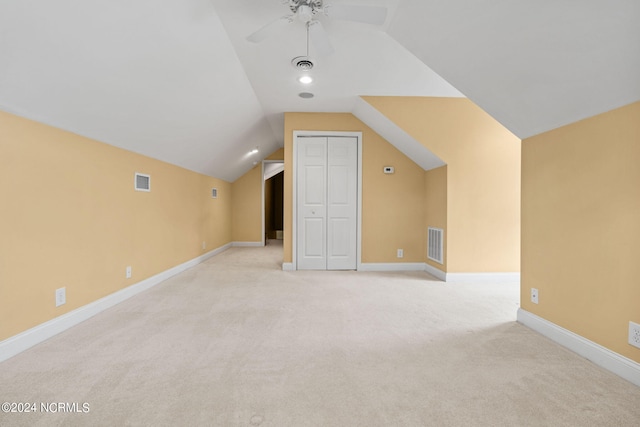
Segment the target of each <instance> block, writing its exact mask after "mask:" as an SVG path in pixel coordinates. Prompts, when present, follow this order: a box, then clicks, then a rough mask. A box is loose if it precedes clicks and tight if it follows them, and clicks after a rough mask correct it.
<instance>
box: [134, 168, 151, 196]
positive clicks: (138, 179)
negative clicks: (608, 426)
mask: <svg viewBox="0 0 640 427" xmlns="http://www.w3.org/2000/svg"><path fill="white" fill-rule="evenodd" d="M134 185H135V189H136V191H151V176H150V175H145V174H143V173H138V172H136V176H135V181H134Z"/></svg>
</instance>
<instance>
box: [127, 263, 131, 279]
mask: <svg viewBox="0 0 640 427" xmlns="http://www.w3.org/2000/svg"><path fill="white" fill-rule="evenodd" d="M126 276H127V279H131V266H130V265H129V266H127V273H126Z"/></svg>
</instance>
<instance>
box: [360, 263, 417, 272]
mask: <svg viewBox="0 0 640 427" xmlns="http://www.w3.org/2000/svg"><path fill="white" fill-rule="evenodd" d="M358 271H424V262H389V263H385V262H367V263H362V264H360V268H359V269H358Z"/></svg>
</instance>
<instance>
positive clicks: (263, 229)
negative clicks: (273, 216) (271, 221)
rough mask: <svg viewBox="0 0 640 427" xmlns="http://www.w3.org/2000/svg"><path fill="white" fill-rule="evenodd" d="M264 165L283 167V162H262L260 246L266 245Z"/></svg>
mask: <svg viewBox="0 0 640 427" xmlns="http://www.w3.org/2000/svg"><path fill="white" fill-rule="evenodd" d="M265 163H282V164H283V165H284V160H263V161H262V172H261V175H260V176H261V177H262V178H261V179H262V195H261V197H262V205H261V206H262V208H261V209H262V246H265V245H266V244H267V242H266V237H265V230H266V225H265V223H264V222H265V217H264V205H265V200H264V183H265V179H264V169H265Z"/></svg>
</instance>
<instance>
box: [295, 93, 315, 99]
mask: <svg viewBox="0 0 640 427" xmlns="http://www.w3.org/2000/svg"><path fill="white" fill-rule="evenodd" d="M298 96H299V97H300V98H304V99H310V98H313V94H312V93H311V92H300V93H299V94H298Z"/></svg>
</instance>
